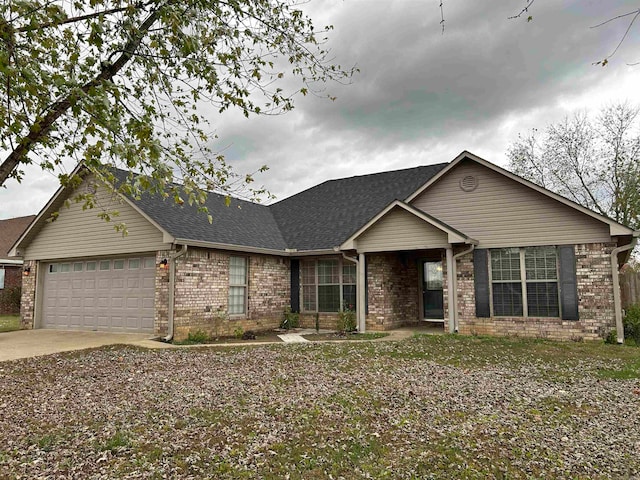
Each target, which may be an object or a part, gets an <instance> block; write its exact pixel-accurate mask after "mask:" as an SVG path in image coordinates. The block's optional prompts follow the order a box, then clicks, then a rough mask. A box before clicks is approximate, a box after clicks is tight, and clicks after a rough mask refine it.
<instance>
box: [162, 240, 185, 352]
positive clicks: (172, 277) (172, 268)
mask: <svg viewBox="0 0 640 480" xmlns="http://www.w3.org/2000/svg"><path fill="white" fill-rule="evenodd" d="M185 253H187V245H186V244H185V245H182V249H181V250H180V251H179V252H176V253H172V254H170V255H169V314H168V318H167V336H166V337H164V338H163V340H164V341H165V342H170V341H171V340H172V339H173V309H174V303H175V286H176V259H177V258H178V257H181V256H183V255H184V254H185Z"/></svg>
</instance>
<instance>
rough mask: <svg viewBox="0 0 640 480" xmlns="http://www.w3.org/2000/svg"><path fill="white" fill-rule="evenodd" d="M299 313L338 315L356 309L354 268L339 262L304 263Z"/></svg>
mask: <svg viewBox="0 0 640 480" xmlns="http://www.w3.org/2000/svg"><path fill="white" fill-rule="evenodd" d="M301 264H302V310H303V311H305V312H327V313H328V312H339V311H340V310H341V309H343V310H355V309H356V266H355V264H354V263H352V262H342V261H341V260H340V259H321V260H304V261H302V262H301Z"/></svg>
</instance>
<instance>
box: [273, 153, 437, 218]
mask: <svg viewBox="0 0 640 480" xmlns="http://www.w3.org/2000/svg"><path fill="white" fill-rule="evenodd" d="M448 164H449V162H440V163H431V164H429V165H416V166H415V167H408V168H398V169H396V170H384V171H382V172H373V173H365V174H362V175H351V176H350V177H340V178H330V179H328V180H325V181H324V182H321V183H317V184H315V185H313V186H311V187H309V188H305V189H304V190H302V191H300V192H298V193H294V194H293V195H291V196H289V197H286V198H283V199H282V200H278V201H277V202H274V203H270V204H269V205H268V206H269V207H273V206H275V205H278V204H280V203H282V202H284V201H287V200H290V199H292V198H294V197H297V196H298V195H301V194H303V193H305V192H308V191H310V190H313V189H315V188H318V187H321V186H322V185H326V184H327V183H332V182H340V181H343V180H351V179H354V178H364V177H374V176H377V175H387V174H393V173H398V172H406V171H409V170H417V169H419V168H429V167H436V166H440V165H448Z"/></svg>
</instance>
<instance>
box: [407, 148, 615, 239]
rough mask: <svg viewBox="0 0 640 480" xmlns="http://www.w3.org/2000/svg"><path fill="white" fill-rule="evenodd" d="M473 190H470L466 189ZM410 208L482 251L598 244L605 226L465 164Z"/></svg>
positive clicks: (495, 174)
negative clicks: (472, 240)
mask: <svg viewBox="0 0 640 480" xmlns="http://www.w3.org/2000/svg"><path fill="white" fill-rule="evenodd" d="M474 181H475V183H476V185H477V186H476V187H475V189H472V190H471V191H465V190H463V188H462V187H463V186H464V187H465V188H466V189H467V190H469V189H470V188H469V186H471V188H473V185H474ZM411 204H412V205H413V206H414V207H417V208H419V209H420V210H422V211H424V212H427V213H428V214H429V215H433V216H434V217H436V218H437V219H439V220H441V221H443V222H445V223H447V224H448V225H451V226H452V227H454V228H456V229H458V230H461V231H463V232H464V233H465V234H466V235H469V236H471V237H473V238H475V239H477V240H478V241H479V242H480V246H481V247H516V246H533V245H561V244H576V243H599V242H608V241H610V240H611V236H610V234H609V226H608V225H607V224H605V223H604V222H600V221H598V220H596V219H594V218H593V217H590V216H588V215H585V214H583V213H581V212H579V211H577V210H575V209H573V208H571V207H569V206H567V205H564V204H562V203H560V202H558V201H556V200H553V199H552V198H549V197H547V196H546V195H544V194H542V193H540V192H537V191H535V190H533V189H531V188H528V187H526V186H525V185H522V184H520V183H519V182H517V181H515V180H512V179H510V178H508V177H505V176H504V175H501V174H499V173H498V172H495V171H493V170H491V169H489V168H487V167H484V166H482V165H480V164H478V163H476V162H474V161H473V160H464V161H462V162H460V164H458V166H456V167H455V168H453V169H452V170H451V171H449V172H448V173H447V174H446V175H444V176H443V177H442V178H440V179H439V180H438V181H436V182H435V183H434V184H433V185H431V186H429V187H428V188H427V189H426V190H425V191H424V192H422V193H421V194H420V195H418V196H417V197H416V198H415V199H413V201H411Z"/></svg>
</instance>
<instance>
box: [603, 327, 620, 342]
mask: <svg viewBox="0 0 640 480" xmlns="http://www.w3.org/2000/svg"><path fill="white" fill-rule="evenodd" d="M604 343H607V344H610V345H615V344H617V343H618V332H617V331H616V329H615V328H614V329H613V330H609V333H607V335H606V336H605V337H604Z"/></svg>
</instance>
